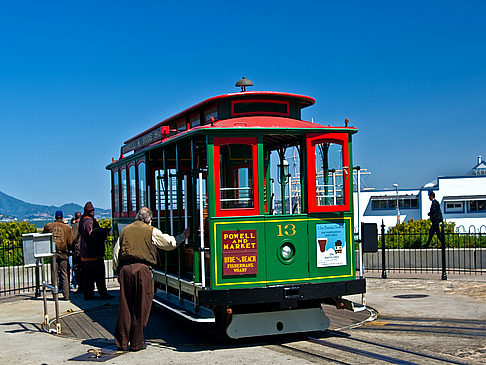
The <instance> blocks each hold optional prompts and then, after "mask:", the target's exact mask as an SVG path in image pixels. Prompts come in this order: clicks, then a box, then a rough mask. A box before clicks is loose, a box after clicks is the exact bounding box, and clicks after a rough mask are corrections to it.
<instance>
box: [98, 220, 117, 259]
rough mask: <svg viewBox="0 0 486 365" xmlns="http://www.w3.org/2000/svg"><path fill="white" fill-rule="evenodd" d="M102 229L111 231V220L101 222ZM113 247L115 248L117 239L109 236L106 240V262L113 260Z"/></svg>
mask: <svg viewBox="0 0 486 365" xmlns="http://www.w3.org/2000/svg"><path fill="white" fill-rule="evenodd" d="M99 224H100V227H101V228H108V229H111V219H109V218H103V219H101V220H100V221H99ZM113 246H115V237H114V236H112V235H109V236H108V237H106V240H105V257H104V258H105V260H111V259H113Z"/></svg>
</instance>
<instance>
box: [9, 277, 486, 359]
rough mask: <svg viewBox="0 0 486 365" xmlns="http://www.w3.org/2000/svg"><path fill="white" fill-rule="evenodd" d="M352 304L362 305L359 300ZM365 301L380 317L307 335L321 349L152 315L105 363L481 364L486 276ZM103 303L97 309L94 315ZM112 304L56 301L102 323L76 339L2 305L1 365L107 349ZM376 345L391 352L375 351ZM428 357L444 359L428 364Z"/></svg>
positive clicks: (397, 286)
mask: <svg viewBox="0 0 486 365" xmlns="http://www.w3.org/2000/svg"><path fill="white" fill-rule="evenodd" d="M370 275H372V274H370ZM392 276H393V275H392ZM112 292H113V293H116V288H112ZM403 296H405V297H403ZM352 299H353V300H355V301H357V302H359V301H361V297H360V296H355V297H353V298H352ZM366 301H367V304H368V306H370V307H373V308H375V309H376V310H377V311H378V312H379V317H378V319H377V320H376V321H374V322H370V323H368V324H365V325H363V326H361V327H358V328H354V329H344V330H340V331H338V332H325V333H317V334H312V335H313V337H315V338H316V339H317V340H319V341H321V342H322V341H324V343H325V345H323V344H322V343H318V342H309V341H308V338H307V336H302V335H299V336H284V337H271V338H268V337H267V338H257V339H249V340H244V341H238V342H230V343H228V342H224V341H221V340H219V339H217V338H216V337H214V336H213V335H212V333H211V332H210V331H208V328H206V327H204V326H193V325H191V324H188V323H186V322H183V321H180V320H177V319H176V318H173V317H172V316H170V315H167V313H165V312H162V311H159V310H156V311H153V313H152V316H151V319H150V324H149V327H148V328H147V332H146V335H147V339H148V340H149V346H148V348H147V349H146V350H144V351H140V352H137V353H127V354H123V355H120V356H118V357H115V358H112V359H110V360H108V361H107V363H109V364H125V363H126V362H130V363H133V364H156V363H162V362H163V363H169V364H188V363H199V364H206V363H207V364H253V363H256V362H258V363H259V364H275V363H279V364H296V363H297V364H311V363H324V362H341V363H358V362H359V363H362V364H368V363H369V364H375V363H387V362H389V361H386V360H383V358H378V359H377V358H373V357H370V356H371V355H370V354H374V353H381V354H383V356H389V357H390V359H395V358H401V359H402V361H403V360H406V361H409V362H412V363H427V364H428V363H446V362H444V361H443V360H444V359H445V360H448V361H455V362H456V363H472V364H475V363H486V360H485V359H486V277H485V278H483V277H459V278H455V277H454V278H449V280H447V281H441V280H438V278H434V277H430V278H424V279H406V278H403V277H396V278H395V277H391V278H390V275H389V279H386V280H382V279H378V278H369V279H368V293H367V295H366ZM103 305H104V307H103V309H96V308H100V306H103ZM115 306H116V300H113V301H111V302H107V303H104V302H100V301H91V302H87V303H85V302H84V301H82V299H80V298H76V296H74V295H73V299H72V302H61V313H62V314H64V315H67V314H68V311H69V310H73V311H74V312H76V311H78V310H79V311H81V310H82V312H84V313H85V314H86V315H87V318H88V319H87V320H88V321H89V320H91V321H92V323H94V324H100V323H101V324H102V325H101V330H100V331H101V332H100V335H99V337H98V338H91V339H84V340H82V339H79V338H74V337H63V336H61V337H59V336H54V335H50V334H47V333H45V332H43V331H41V330H40V325H39V323H41V322H42V301H41V300H36V299H34V298H32V297H31V296H28V295H25V296H18V297H15V298H11V299H1V300H0V341H1V343H2V345H3V346H2V348H3V349H2V353H1V359H2V361H1V362H2V363H10V364H15V365H17V364H19V365H20V364H62V363H66V362H68V361H69V359H73V358H75V357H78V356H80V355H83V354H86V353H87V351H88V350H89V349H91V348H98V347H103V346H106V345H107V344H109V343H110V341H111V340H112V338H109V335H110V334H111V333H112V332H113V329H114V321H115V318H114V315H113V314H111V315H106V313H114V312H116V308H115ZM90 309H92V310H91V311H90ZM49 312H50V315H51V316H53V314H54V305H53V303H52V302H50V303H49ZM77 313H81V312H77ZM103 313H105V314H103ZM343 315H346V312H343ZM71 316H73V314H71ZM343 322H346V319H343ZM82 325H83V326H84V325H85V324H82ZM334 328H336V327H334ZM66 330H67V328H66ZM103 330H104V331H105V332H103ZM103 337H107V339H106V340H105V339H103ZM367 342H368V343H367ZM370 343H372V344H375V345H372V344H370ZM376 344H381V345H386V346H388V347H389V348H383V347H381V348H380V349H378V347H376ZM340 346H341V347H340ZM390 347H397V348H399V349H402V350H403V349H405V350H406V351H409V352H419V353H420V354H422V355H425V356H426V357H423V356H422V355H420V356H417V355H414V354H412V353H408V352H403V351H402V353H400V351H399V352H397V351H396V350H393V349H392V348H390ZM347 348H353V349H361V351H362V352H359V351H358V353H353V352H349V351H348V350H346V349H347ZM427 356H428V357H427ZM433 357H439V358H441V359H443V360H434V358H433ZM384 359H386V357H385V358H384ZM71 363H72V362H71Z"/></svg>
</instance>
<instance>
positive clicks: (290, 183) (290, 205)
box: [289, 176, 292, 214]
mask: <svg viewBox="0 0 486 365" xmlns="http://www.w3.org/2000/svg"><path fill="white" fill-rule="evenodd" d="M289 213H290V214H292V178H291V177H290V176H289Z"/></svg>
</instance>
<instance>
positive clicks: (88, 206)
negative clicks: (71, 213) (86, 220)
mask: <svg viewBox="0 0 486 365" xmlns="http://www.w3.org/2000/svg"><path fill="white" fill-rule="evenodd" d="M93 210H95V209H94V207H93V203H91V202H87V203H86V204H85V205H84V213H88V212H92V211H93Z"/></svg>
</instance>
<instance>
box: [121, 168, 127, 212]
mask: <svg viewBox="0 0 486 365" xmlns="http://www.w3.org/2000/svg"><path fill="white" fill-rule="evenodd" d="M120 173H121V186H120V188H121V193H122V194H121V198H122V201H121V206H122V212H128V194H127V169H126V168H123V169H122V170H121V171H120Z"/></svg>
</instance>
